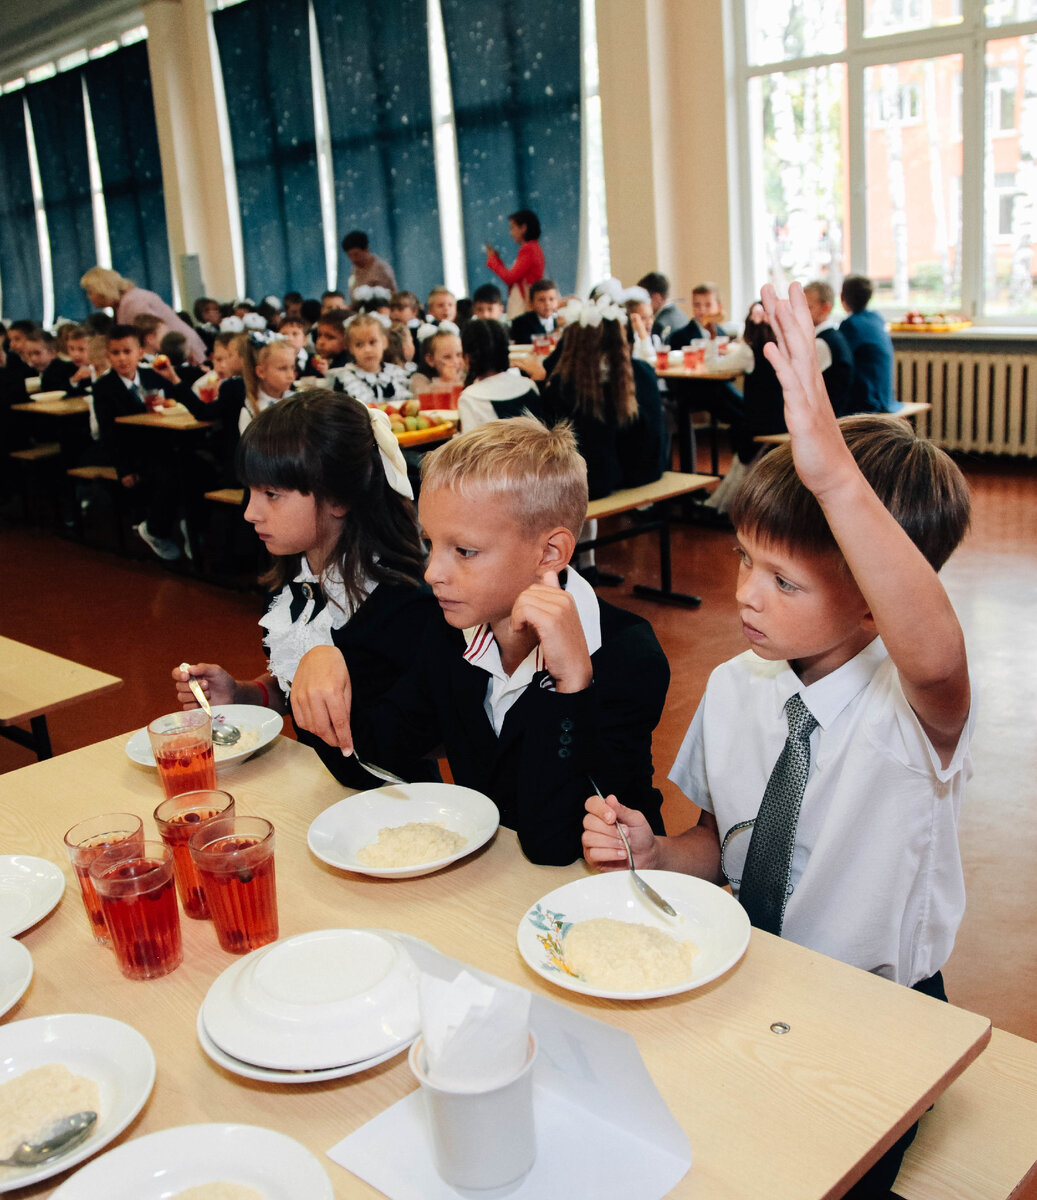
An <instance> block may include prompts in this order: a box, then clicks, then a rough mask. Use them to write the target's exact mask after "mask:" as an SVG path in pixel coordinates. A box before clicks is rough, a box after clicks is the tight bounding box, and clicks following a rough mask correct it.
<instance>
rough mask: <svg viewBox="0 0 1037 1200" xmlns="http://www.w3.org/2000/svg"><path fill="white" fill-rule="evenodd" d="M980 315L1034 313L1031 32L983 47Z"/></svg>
mask: <svg viewBox="0 0 1037 1200" xmlns="http://www.w3.org/2000/svg"><path fill="white" fill-rule="evenodd" d="M986 71H987V89H986V92H987V106H986V140H985V152H984V155H983V182H984V198H985V202H984V216H985V236H984V239H983V295H984V306H983V307H984V313H985V315H986V316H988V317H997V316H1014V317H1019V316H1032V315H1034V314H1037V288H1035V286H1034V284H1035V279H1034V275H1035V273H1037V34H1031V35H1030V36H1029V37H1018V38H1005V39H1003V40H1000V41H992V42H989V43H988V44H987V55H986Z"/></svg>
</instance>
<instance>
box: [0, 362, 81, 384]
mask: <svg viewBox="0 0 1037 1200" xmlns="http://www.w3.org/2000/svg"><path fill="white" fill-rule="evenodd" d="M2 365H3V364H0V366H2ZM89 378H90V368H89V367H80V368H79V369H78V370H77V371H75V372H74V373H73V375H72V378H71V379H70V380H69V383H82V382H83V381H84V380H86V379H89Z"/></svg>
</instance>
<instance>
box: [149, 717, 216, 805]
mask: <svg viewBox="0 0 1037 1200" xmlns="http://www.w3.org/2000/svg"><path fill="white" fill-rule="evenodd" d="M148 737H149V738H150V739H151V749H152V752H153V753H154V755H155V765H156V766H157V767H158V776H159V779H160V780H161V781H162V787H163V789H164V791H165V793H166V797H167V798H168V797H170V796H179V795H180V793H181V792H195V791H199V790H200V789H206V790H208V791H211V790H212V789H213V788H215V787H216V760H215V758H214V757H213V752H212V718H211V717H210V716H209V714H208V713H207V712H205V710H204V709H201V708H192V709H190V710H188V711H187V712H176V713H168V714H167V715H166V716H164V717H158V718H156V719H155V720H154V721H152V722H151V724H150V725H149V726H148Z"/></svg>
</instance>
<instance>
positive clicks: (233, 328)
mask: <svg viewBox="0 0 1037 1200" xmlns="http://www.w3.org/2000/svg"><path fill="white" fill-rule="evenodd" d="M244 331H245V322H244V321H243V320H242V319H241V318H240V317H224V318H223V320H222V321H221V322H220V333H244Z"/></svg>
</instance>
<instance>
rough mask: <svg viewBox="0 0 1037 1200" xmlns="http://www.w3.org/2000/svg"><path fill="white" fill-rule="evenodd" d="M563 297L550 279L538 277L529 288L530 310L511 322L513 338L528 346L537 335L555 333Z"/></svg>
mask: <svg viewBox="0 0 1037 1200" xmlns="http://www.w3.org/2000/svg"><path fill="white" fill-rule="evenodd" d="M560 299H561V297H560V296H559V295H558V288H557V287H556V286H555V284H554V281H553V280H550V279H538V280H537V281H536V283H534V284H532V285H531V286H530V289H529V303H530V304H531V305H532V307H531V308H530V310H529V312H524V313H521V314H520V315H519V316H517V317H516V318H515V319H514V321H512V323H511V340H512V341H513V342H516V343H517V344H518V345H520V346H528V345H529V344H530V343H531V342H532V341H533V338H534V337H535V336H540V335H541V334H545V333H554V331H555V330H556V329H557V328H558V324H557V321H556V320H555V313H556V312H557V311H558V304H559V301H560Z"/></svg>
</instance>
